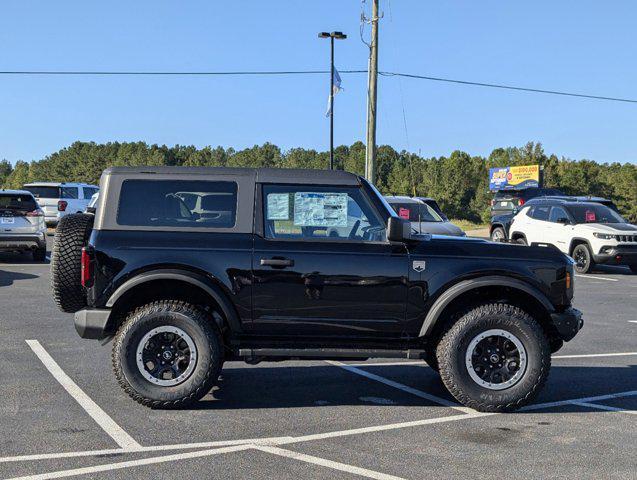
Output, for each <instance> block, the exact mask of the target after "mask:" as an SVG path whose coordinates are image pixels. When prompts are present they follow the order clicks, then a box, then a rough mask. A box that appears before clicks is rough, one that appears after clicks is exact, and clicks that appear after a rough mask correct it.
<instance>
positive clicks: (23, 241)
mask: <svg viewBox="0 0 637 480" xmlns="http://www.w3.org/2000/svg"><path fill="white" fill-rule="evenodd" d="M32 248H46V235H45V234H44V233H28V234H21V235H2V234H0V250H29V249H32Z"/></svg>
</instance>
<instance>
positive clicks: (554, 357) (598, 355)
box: [551, 352, 637, 359]
mask: <svg viewBox="0 0 637 480" xmlns="http://www.w3.org/2000/svg"><path fill="white" fill-rule="evenodd" d="M633 355H637V352H620V353H586V354H582V355H555V356H553V357H551V358H553V359H560V358H599V357H630V356H633Z"/></svg>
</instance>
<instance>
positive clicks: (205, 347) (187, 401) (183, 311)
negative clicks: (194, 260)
mask: <svg viewBox="0 0 637 480" xmlns="http://www.w3.org/2000/svg"><path fill="white" fill-rule="evenodd" d="M164 326H169V327H177V328H178V329H181V330H182V331H184V332H185V333H186V334H187V335H188V336H189V337H190V339H191V340H192V341H193V342H194V345H195V347H196V352H197V354H196V364H195V366H194V369H193V370H192V372H191V373H190V375H189V376H188V377H187V378H185V380H183V381H182V382H181V383H178V384H176V385H172V386H162V385H156V384H154V383H151V381H150V380H148V379H147V378H145V377H144V375H143V374H142V372H141V370H140V368H139V367H138V364H137V359H136V355H137V348H138V345H139V344H140V342H141V341H142V339H143V337H144V336H145V335H146V334H147V333H148V332H150V331H151V330H153V329H156V328H158V327H164ZM112 362H113V370H114V372H115V377H116V378H117V381H118V383H119V384H120V386H121V387H122V388H123V389H124V391H125V392H126V393H127V394H128V395H129V396H130V397H131V398H132V399H133V400H135V401H136V402H138V403H140V404H142V405H144V406H147V407H151V408H163V409H170V408H181V407H185V406H188V405H191V404H193V403H195V402H196V401H198V400H200V399H201V398H202V397H204V396H205V395H206V394H207V393H208V392H209V391H210V390H211V389H212V387H213V386H214V385H215V383H216V381H217V379H218V378H219V374H220V372H221V368H222V366H223V347H222V342H221V337H220V334H219V329H218V328H217V326H216V324H215V321H214V319H213V318H212V316H211V315H210V314H209V313H208V312H206V311H204V310H202V309H201V308H199V307H196V306H194V305H191V304H189V303H186V302H181V301H177V300H161V301H156V302H152V303H149V304H147V305H144V306H142V307H139V308H138V309H136V310H135V311H133V312H132V313H131V314H130V315H129V316H128V318H127V319H126V321H125V322H124V323H123V324H122V325H121V327H120V328H119V330H118V331H117V334H116V335H115V341H114V344H113V352H112Z"/></svg>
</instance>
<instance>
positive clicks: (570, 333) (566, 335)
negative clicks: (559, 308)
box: [551, 307, 584, 342]
mask: <svg viewBox="0 0 637 480" xmlns="http://www.w3.org/2000/svg"><path fill="white" fill-rule="evenodd" d="M551 320H553V325H555V328H556V329H557V332H558V333H559V335H560V338H561V339H562V340H564V341H565V342H568V341H569V340H571V339H572V338H573V337H574V336H575V335H577V332H579V331H580V330H581V329H582V327H583V326H584V320H583V319H582V312H580V311H579V310H577V309H576V308H573V307H570V308H567V309H566V310H564V311H563V312H560V313H557V312H556V313H552V314H551Z"/></svg>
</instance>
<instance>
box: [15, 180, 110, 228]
mask: <svg viewBox="0 0 637 480" xmlns="http://www.w3.org/2000/svg"><path fill="white" fill-rule="evenodd" d="M22 188H23V189H24V190H27V191H29V192H31V193H32V194H33V196H34V197H35V198H36V199H37V201H38V204H39V205H40V208H41V209H42V210H43V211H44V220H45V221H46V224H47V225H50V226H54V225H57V223H58V221H59V220H60V218H62V217H63V216H64V215H66V214H68V213H79V212H83V211H84V210H85V209H86V206H87V205H88V203H89V201H90V200H91V197H92V196H93V195H94V194H95V193H97V191H98V190H99V187H98V186H96V185H89V184H86V183H66V182H33V183H27V184H25V185H24V186H23V187H22Z"/></svg>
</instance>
